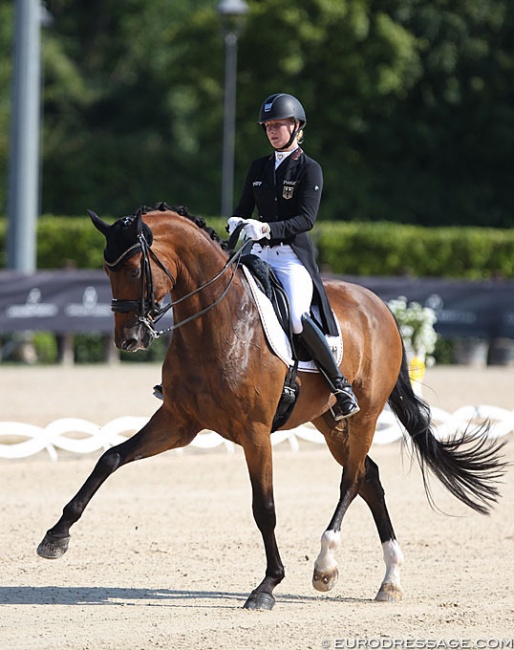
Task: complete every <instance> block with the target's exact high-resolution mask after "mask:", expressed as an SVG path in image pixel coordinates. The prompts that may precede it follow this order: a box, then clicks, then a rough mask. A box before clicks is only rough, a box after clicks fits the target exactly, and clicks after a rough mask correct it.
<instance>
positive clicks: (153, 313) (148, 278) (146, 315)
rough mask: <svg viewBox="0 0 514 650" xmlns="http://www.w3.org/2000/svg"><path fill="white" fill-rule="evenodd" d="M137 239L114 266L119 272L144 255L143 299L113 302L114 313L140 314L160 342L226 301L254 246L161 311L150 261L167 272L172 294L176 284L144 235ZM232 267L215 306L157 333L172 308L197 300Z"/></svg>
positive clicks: (237, 254) (247, 245)
mask: <svg viewBox="0 0 514 650" xmlns="http://www.w3.org/2000/svg"><path fill="white" fill-rule="evenodd" d="M137 238H138V243H137V244H134V245H133V246H131V247H130V248H128V249H127V250H126V251H125V252H124V253H123V255H121V256H120V257H119V258H118V259H117V260H116V262H115V264H116V266H117V267H118V268H119V267H120V265H121V264H123V263H124V262H125V261H126V260H127V259H128V258H129V257H131V256H132V255H134V254H135V253H137V252H138V251H139V250H140V251H141V288H142V296H141V299H140V300H123V299H118V298H113V299H112V301H111V309H112V311H113V312H121V313H126V312H129V311H137V312H138V321H139V322H140V323H142V324H143V325H144V326H145V327H146V328H147V329H148V330H149V331H150V333H151V334H152V337H153V338H159V336H162V335H163V334H167V333H169V332H173V331H175V330H176V329H178V328H179V327H182V325H187V324H188V323H191V322H192V321H194V320H196V319H197V318H200V317H201V316H203V315H204V314H206V313H207V312H208V311H210V310H211V309H213V308H214V307H216V306H217V305H218V304H219V303H220V302H221V301H222V300H223V298H225V296H226V295H227V293H228V291H229V290H230V287H231V286H232V284H233V282H234V279H235V275H236V272H237V269H238V268H239V266H240V263H241V257H242V255H244V254H245V253H246V251H247V249H248V248H249V245H250V246H251V245H252V243H253V242H251V241H248V242H246V243H245V244H244V245H243V246H242V247H241V248H240V249H239V251H237V252H236V253H234V254H233V255H232V256H231V257H230V258H229V259H228V260H227V262H226V263H225V265H224V266H223V268H222V269H221V271H219V273H217V274H216V275H215V276H214V277H213V278H211V279H210V280H208V281H207V282H205V283H204V284H202V285H200V286H199V287H197V288H196V289H194V290H193V291H190V292H189V293H187V294H186V295H184V296H182V297H181V298H179V299H178V300H171V301H170V302H169V303H168V304H167V305H165V306H163V307H161V306H159V303H158V302H157V301H156V300H155V291H154V283H153V276H152V267H151V264H150V258H151V259H153V260H154V262H155V263H156V264H157V265H158V266H159V268H160V269H161V270H162V271H164V273H165V274H166V275H167V277H168V278H169V279H170V281H171V289H170V293H171V291H173V289H174V288H175V285H176V283H177V281H176V279H175V278H174V277H173V275H172V274H171V273H170V271H169V270H168V269H167V268H166V266H165V265H164V264H163V263H162V262H161V260H160V259H159V257H158V256H157V255H156V253H155V252H154V251H153V250H152V249H151V247H150V245H149V244H148V242H147V240H146V237H145V235H144V233H143V232H141V233H140V234H139V235H138V237H137ZM106 264H107V266H114V263H113V264H109V263H107V262H106ZM230 266H233V271H232V275H231V276H230V279H229V281H228V284H227V286H226V287H225V289H224V290H223V292H222V293H221V295H220V296H219V297H218V298H217V299H216V300H215V301H214V302H213V303H212V304H210V305H208V306H207V307H204V308H203V309H201V310H200V311H199V312H197V313H196V314H192V315H191V316H188V317H187V318H184V320H181V321H180V322H179V323H173V324H172V325H170V327H167V328H166V329H163V330H157V329H155V325H156V324H157V323H158V322H159V321H160V320H161V318H162V317H163V316H164V315H165V314H166V313H167V312H168V311H169V310H170V309H173V307H175V306H176V305H178V304H179V303H181V302H183V301H184V300H187V299H188V298H191V297H192V296H195V295H196V294H198V293H200V291H202V290H203V289H206V288H207V287H209V286H210V285H211V284H213V283H214V282H216V280H218V279H219V278H220V277H221V276H222V275H223V274H224V273H225V271H226V270H227V269H228V268H229V267H230ZM147 297H148V298H147Z"/></svg>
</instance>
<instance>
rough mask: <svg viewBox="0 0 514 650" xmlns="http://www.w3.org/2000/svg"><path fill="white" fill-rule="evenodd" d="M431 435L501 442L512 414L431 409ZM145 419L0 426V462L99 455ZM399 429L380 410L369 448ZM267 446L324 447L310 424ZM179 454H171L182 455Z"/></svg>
mask: <svg viewBox="0 0 514 650" xmlns="http://www.w3.org/2000/svg"><path fill="white" fill-rule="evenodd" d="M431 410H432V418H433V425H434V433H435V435H436V436H437V438H439V439H441V440H443V439H447V438H449V437H452V436H454V435H455V434H456V433H463V432H464V431H465V430H469V426H470V422H471V424H477V425H478V424H480V423H482V422H484V420H489V421H490V423H491V426H490V429H489V431H488V436H489V437H491V438H501V437H503V436H506V435H508V434H510V433H512V432H514V410H512V411H508V410H506V409H503V408H499V407H494V406H463V407H461V408H459V409H457V410H456V411H455V412H454V413H448V412H446V411H444V410H442V409H438V408H434V407H432V409H431ZM148 419H149V418H146V417H131V416H126V417H120V418H116V419H114V420H111V422H109V423H107V424H106V425H104V426H99V425H96V424H94V423H93V422H90V421H88V420H82V419H78V418H62V419H59V420H55V421H54V422H51V423H50V424H49V425H48V426H46V427H39V426H35V425H32V424H23V423H21V422H0V458H5V459H20V458H27V457H29V456H34V455H36V454H39V453H40V452H46V453H48V455H49V456H50V458H51V459H52V460H58V458H59V453H60V452H61V453H62V452H66V453H73V454H92V453H95V452H100V451H102V452H103V451H105V450H106V449H109V448H110V447H112V446H114V445H117V444H118V443H120V442H124V441H125V440H127V438H129V437H130V436H131V435H133V434H134V433H135V432H136V431H139V429H141V428H142V427H143V426H144V425H145V424H146V423H147V422H148ZM402 437H403V428H402V426H401V424H400V423H399V422H398V420H397V419H396V417H395V416H394V414H393V413H392V411H390V410H389V409H386V410H384V411H383V413H382V414H381V415H380V418H379V420H378V426H377V431H376V434H375V438H374V443H373V444H374V445H386V444H390V443H393V442H396V441H398V440H400V439H401V438H402ZM271 440H272V444H273V445H278V444H280V443H284V442H286V443H289V445H290V448H291V449H292V450H293V451H298V450H299V449H300V441H305V442H309V443H321V444H324V443H325V439H324V437H323V436H322V435H321V433H319V431H318V430H317V429H316V428H315V427H314V426H312V425H311V424H305V425H303V426H300V427H297V428H296V429H291V430H288V431H277V432H275V433H273V434H272V436H271ZM189 447H195V448H197V449H201V450H216V449H220V450H223V449H224V450H225V451H226V452H228V453H233V452H234V449H235V445H234V444H233V443H232V442H229V441H227V440H225V439H224V438H222V437H221V436H220V435H218V434H217V433H215V432H214V431H202V432H200V433H199V434H198V435H197V437H196V438H195V439H194V440H193V442H191V443H190V445H189ZM183 451H184V450H183V449H177V450H175V453H182V452H183Z"/></svg>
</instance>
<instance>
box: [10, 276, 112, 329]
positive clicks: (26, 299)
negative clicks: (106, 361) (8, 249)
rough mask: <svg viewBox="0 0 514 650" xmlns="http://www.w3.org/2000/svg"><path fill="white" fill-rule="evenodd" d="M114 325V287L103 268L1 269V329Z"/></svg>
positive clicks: (110, 327)
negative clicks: (95, 269)
mask: <svg viewBox="0 0 514 650" xmlns="http://www.w3.org/2000/svg"><path fill="white" fill-rule="evenodd" d="M112 329H113V314H112V311H111V287H110V284H109V281H108V279H107V276H106V275H105V274H104V272H103V271H46V272H45V271H42V272H38V273H34V274H31V275H23V274H19V273H15V272H10V271H2V272H0V332H17V331H27V330H32V331H49V332H56V333H57V334H64V333H74V332H102V333H105V334H107V333H111V332H112Z"/></svg>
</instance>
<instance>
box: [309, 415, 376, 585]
mask: <svg viewBox="0 0 514 650" xmlns="http://www.w3.org/2000/svg"><path fill="white" fill-rule="evenodd" d="M356 418H360V419H361V418H362V416H361V415H360V414H359V415H357V416H354V418H353V419H354V420H355V421H356ZM314 424H315V426H316V427H317V428H318V429H319V430H320V431H321V432H322V433H323V435H324V436H325V440H326V442H327V446H328V448H329V449H330V452H331V453H332V455H333V456H334V458H335V460H336V461H337V462H338V463H339V464H340V465H342V466H343V473H342V478H341V484H340V488H339V501H338V503H337V506H336V509H335V511H334V514H333V516H332V519H331V520H330V523H329V525H328V527H327V529H326V530H325V532H324V533H323V535H322V536H321V550H320V552H319V555H318V557H317V558H316V561H315V562H314V573H313V576H312V585H313V587H314V588H315V589H317V590H318V591H330V590H331V589H333V587H334V586H335V584H336V582H337V580H338V577H339V570H338V568H337V560H336V553H337V550H338V549H339V545H340V542H341V525H342V522H343V517H344V515H345V513H346V511H347V510H348V508H349V506H350V504H351V503H352V501H353V500H354V499H355V497H356V496H357V494H358V493H359V489H360V485H361V482H362V481H363V479H364V476H365V463H364V461H365V458H366V454H367V451H368V448H369V444H368V443H367V442H366V437H364V436H356V435H355V433H353V432H352V433H351V434H350V433H349V426H350V427H352V430H353V428H354V427H355V424H354V422H352V423H351V425H349V424H348V423H345V424H344V425H343V427H344V428H342V427H341V425H338V426H335V423H334V422H333V421H332V420H331V419H330V418H329V416H327V418H326V419H325V418H319V419H318V420H315V421H314Z"/></svg>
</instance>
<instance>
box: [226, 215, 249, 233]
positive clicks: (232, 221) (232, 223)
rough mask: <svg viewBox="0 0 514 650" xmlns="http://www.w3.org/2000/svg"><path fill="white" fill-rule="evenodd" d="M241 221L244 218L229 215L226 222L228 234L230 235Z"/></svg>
mask: <svg viewBox="0 0 514 650" xmlns="http://www.w3.org/2000/svg"><path fill="white" fill-rule="evenodd" d="M242 221H245V220H244V219H242V218H241V217H229V219H228V222H227V230H228V234H229V235H231V234H232V233H233V232H234V230H235V229H236V228H237V226H238V225H239V224H240V223H241V222H242Z"/></svg>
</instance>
